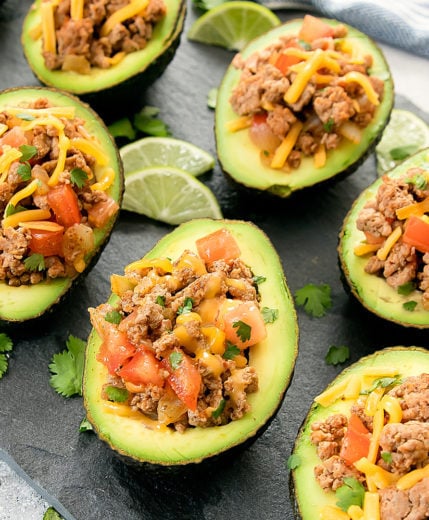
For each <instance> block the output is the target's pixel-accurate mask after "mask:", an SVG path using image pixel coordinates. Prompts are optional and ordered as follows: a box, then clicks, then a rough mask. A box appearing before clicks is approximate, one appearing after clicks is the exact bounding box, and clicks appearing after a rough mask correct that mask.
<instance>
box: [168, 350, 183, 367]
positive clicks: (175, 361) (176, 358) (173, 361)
mask: <svg viewBox="0 0 429 520" xmlns="http://www.w3.org/2000/svg"><path fill="white" fill-rule="evenodd" d="M182 359H183V354H182V353H181V352H176V351H174V352H172V353H171V354H170V355H169V356H168V360H169V361H170V366H171V368H172V369H173V370H177V369H178V368H179V366H180V363H181V362H182Z"/></svg>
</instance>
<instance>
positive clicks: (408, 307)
mask: <svg viewBox="0 0 429 520" xmlns="http://www.w3.org/2000/svg"><path fill="white" fill-rule="evenodd" d="M416 306H417V302H416V301H414V300H410V301H408V302H404V303H403V304H402V307H403V308H404V309H405V310H406V311H411V312H412V311H413V310H414V309H415V308H416Z"/></svg>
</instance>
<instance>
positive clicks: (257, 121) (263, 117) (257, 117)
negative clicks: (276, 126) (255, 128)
mask: <svg viewBox="0 0 429 520" xmlns="http://www.w3.org/2000/svg"><path fill="white" fill-rule="evenodd" d="M267 117H268V113H267V112H256V113H255V114H253V117H252V125H262V124H265V123H266V122H267Z"/></svg>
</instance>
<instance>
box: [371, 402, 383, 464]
mask: <svg viewBox="0 0 429 520" xmlns="http://www.w3.org/2000/svg"><path fill="white" fill-rule="evenodd" d="M383 427H384V410H383V408H381V407H380V408H378V409H377V411H376V412H375V414H374V419H373V425H372V436H371V442H370V445H369V452H368V460H369V461H370V462H373V463H375V461H376V460H377V455H378V448H379V446H380V435H381V431H382V429H383Z"/></svg>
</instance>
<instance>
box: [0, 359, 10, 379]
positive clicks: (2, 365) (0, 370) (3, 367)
mask: <svg viewBox="0 0 429 520" xmlns="http://www.w3.org/2000/svg"><path fill="white" fill-rule="evenodd" d="M8 366H9V361H8V358H7V355H6V354H0V378H2V377H3V376H4V375H5V374H6V371H7V367H8Z"/></svg>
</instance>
